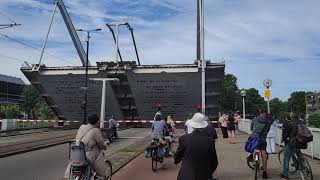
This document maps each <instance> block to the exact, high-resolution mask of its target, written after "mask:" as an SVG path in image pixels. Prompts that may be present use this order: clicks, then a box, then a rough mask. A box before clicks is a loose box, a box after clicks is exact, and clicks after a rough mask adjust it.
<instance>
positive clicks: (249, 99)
mask: <svg viewBox="0 0 320 180" xmlns="http://www.w3.org/2000/svg"><path fill="white" fill-rule="evenodd" d="M246 92H247V94H246V97H245V104H246V113H249V114H253V115H256V114H257V110H258V109H259V108H263V107H265V101H264V99H263V98H262V97H261V96H260V94H259V91H258V90H257V89H255V88H250V89H246Z"/></svg>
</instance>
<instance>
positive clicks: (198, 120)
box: [174, 113, 218, 180]
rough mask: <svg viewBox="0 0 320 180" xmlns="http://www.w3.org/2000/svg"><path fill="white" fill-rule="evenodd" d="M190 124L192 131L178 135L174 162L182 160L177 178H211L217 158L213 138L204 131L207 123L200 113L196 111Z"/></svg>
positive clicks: (203, 179)
mask: <svg viewBox="0 0 320 180" xmlns="http://www.w3.org/2000/svg"><path fill="white" fill-rule="evenodd" d="M190 125H191V126H192V127H193V128H194V131H193V132H192V133H191V134H187V135H184V136H182V137H180V139H179V147H178V149H177V152H176V154H175V157H174V163H175V164H178V163H180V162H181V161H182V164H181V168H180V171H179V174H178V177H177V180H212V179H213V177H212V174H213V172H214V171H215V169H216V168H217V166H218V158H217V153H216V149H215V142H214V139H213V138H212V137H209V136H208V135H207V134H206V132H205V131H204V128H205V127H207V125H208V123H207V122H206V121H205V118H204V116H203V115H202V114H201V113H196V114H195V115H194V116H193V117H192V120H191V121H190Z"/></svg>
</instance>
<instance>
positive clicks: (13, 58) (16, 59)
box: [0, 53, 25, 63]
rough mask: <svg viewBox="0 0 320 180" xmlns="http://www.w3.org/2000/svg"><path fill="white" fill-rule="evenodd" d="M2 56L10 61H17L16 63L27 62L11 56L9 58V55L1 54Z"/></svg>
mask: <svg viewBox="0 0 320 180" xmlns="http://www.w3.org/2000/svg"><path fill="white" fill-rule="evenodd" d="M0 56H2V57H5V58H8V59H12V60H15V61H19V62H23V63H24V62H25V61H24V60H21V59H18V58H15V57H11V56H7V55H5V54H2V53H0Z"/></svg>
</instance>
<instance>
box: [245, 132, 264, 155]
mask: <svg viewBox="0 0 320 180" xmlns="http://www.w3.org/2000/svg"><path fill="white" fill-rule="evenodd" d="M260 142H261V140H260V135H258V134H255V135H252V136H250V137H249V139H248V141H247V142H246V144H245V150H246V151H247V152H248V153H253V151H254V150H255V149H257V147H258V146H259V145H260Z"/></svg>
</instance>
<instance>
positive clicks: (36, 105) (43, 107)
mask: <svg viewBox="0 0 320 180" xmlns="http://www.w3.org/2000/svg"><path fill="white" fill-rule="evenodd" d="M22 95H23V96H24V97H25V98H26V102H25V104H23V109H24V110H25V112H26V114H27V115H28V117H30V116H31V115H32V117H33V118H34V119H37V118H41V119H51V118H53V117H54V113H53V112H52V110H51V109H50V108H49V106H48V105H47V103H46V102H45V101H44V100H43V99H42V98H41V97H40V95H39V93H38V91H37V90H36V89H35V88H34V87H33V86H32V85H31V84H30V85H27V86H25V87H24V89H23V91H22Z"/></svg>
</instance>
